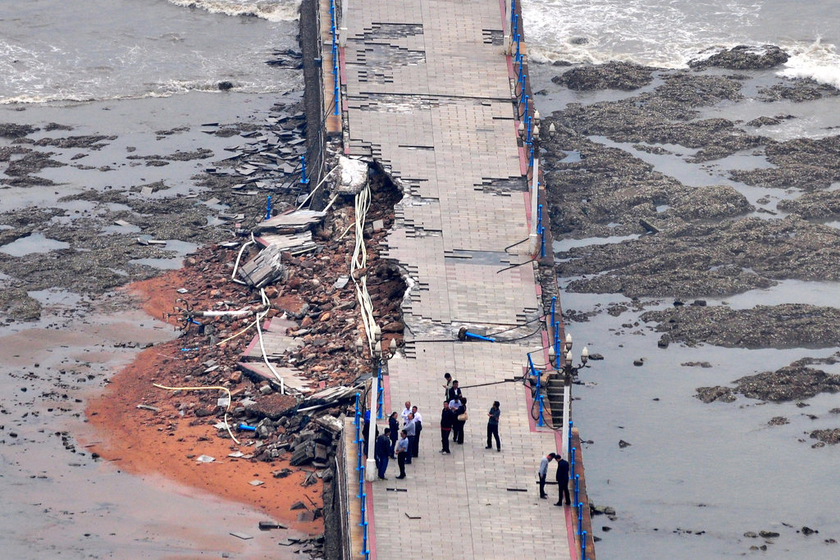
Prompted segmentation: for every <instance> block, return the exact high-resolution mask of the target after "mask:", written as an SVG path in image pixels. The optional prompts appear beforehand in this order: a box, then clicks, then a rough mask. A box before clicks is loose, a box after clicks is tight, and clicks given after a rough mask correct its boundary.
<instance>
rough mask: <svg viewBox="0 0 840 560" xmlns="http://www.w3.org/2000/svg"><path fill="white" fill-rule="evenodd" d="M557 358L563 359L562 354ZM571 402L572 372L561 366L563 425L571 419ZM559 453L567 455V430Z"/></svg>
mask: <svg viewBox="0 0 840 560" xmlns="http://www.w3.org/2000/svg"><path fill="white" fill-rule="evenodd" d="M558 359H563V358H562V354H561V355H559V356H558ZM571 403H572V372H571V371H570V370H569V368H563V426H568V425H569V423H570V420H571V413H572V411H571ZM562 446H563V448H562V451H561V454H565V455H566V456H567V457H568V449H569V430H567V429H564V430H563V443H562Z"/></svg>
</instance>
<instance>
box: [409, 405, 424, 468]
mask: <svg viewBox="0 0 840 560" xmlns="http://www.w3.org/2000/svg"><path fill="white" fill-rule="evenodd" d="M411 413H412V414H413V415H414V442H413V443H414V447H413V448H412V449H411V456H412V457H417V456H419V455H420V432H422V431H423V416H422V415H421V414H420V413H419V412H418V411H417V407H416V406H412V407H411Z"/></svg>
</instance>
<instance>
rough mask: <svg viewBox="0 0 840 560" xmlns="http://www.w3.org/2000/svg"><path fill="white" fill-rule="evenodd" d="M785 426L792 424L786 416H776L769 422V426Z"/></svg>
mask: <svg viewBox="0 0 840 560" xmlns="http://www.w3.org/2000/svg"><path fill="white" fill-rule="evenodd" d="M785 424H790V420H788V419H787V418H785V417H784V416H774V417H773V418H771V419H770V420H769V421H768V422H767V425H768V426H784V425H785Z"/></svg>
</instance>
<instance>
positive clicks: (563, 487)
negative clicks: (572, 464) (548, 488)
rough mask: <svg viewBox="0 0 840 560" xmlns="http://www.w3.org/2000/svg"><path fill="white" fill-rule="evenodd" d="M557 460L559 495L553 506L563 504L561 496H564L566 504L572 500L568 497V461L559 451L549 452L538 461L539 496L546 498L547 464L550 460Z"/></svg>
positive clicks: (569, 503) (570, 503)
mask: <svg viewBox="0 0 840 560" xmlns="http://www.w3.org/2000/svg"><path fill="white" fill-rule="evenodd" d="M555 459H556V460H557V474H556V479H557V486H558V487H559V490H560V495H559V496H558V497H557V503H555V504H554V505H555V506H562V505H563V498H566V505H569V506H570V505H572V500H571V498H570V497H569V462H568V461H566V460H565V459H564V458H563V456H562V455H560V454H559V453H549V454H548V455H546V456H545V457H543V458H542V460H541V461H540V470H539V473H538V474H539V477H540V498H542V499H544V500H545V499H547V498H548V494H546V493H545V478H546V476H548V464H549V463H551V461H554V460H555Z"/></svg>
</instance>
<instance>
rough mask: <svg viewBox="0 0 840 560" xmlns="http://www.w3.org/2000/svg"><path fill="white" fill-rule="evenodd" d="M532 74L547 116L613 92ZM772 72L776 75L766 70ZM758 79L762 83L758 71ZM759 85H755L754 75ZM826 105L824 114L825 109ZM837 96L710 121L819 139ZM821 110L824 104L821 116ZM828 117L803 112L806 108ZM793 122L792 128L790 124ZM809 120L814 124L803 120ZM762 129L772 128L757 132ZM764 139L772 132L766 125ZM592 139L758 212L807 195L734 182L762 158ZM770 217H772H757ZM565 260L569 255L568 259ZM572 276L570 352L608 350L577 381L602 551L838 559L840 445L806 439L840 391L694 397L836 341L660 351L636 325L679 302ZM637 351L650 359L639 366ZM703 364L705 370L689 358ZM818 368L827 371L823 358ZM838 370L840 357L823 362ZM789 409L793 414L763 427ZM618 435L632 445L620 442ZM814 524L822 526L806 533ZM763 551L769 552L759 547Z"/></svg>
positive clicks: (578, 415)
mask: <svg viewBox="0 0 840 560" xmlns="http://www.w3.org/2000/svg"><path fill="white" fill-rule="evenodd" d="M532 68H533V70H532V76H531V79H532V85H533V87H534V89H535V90H537V91H538V90H540V89H545V90H547V95H545V96H537V107H538V109H539V110H540V112H541V113H543V114H550V112H551V111H552V110H557V109H561V108H563V107H564V106H565V105H566V104H567V103H570V102H579V103H584V104H587V103H591V102H594V101H595V100H604V99H605V98H608V97H609V96H613V97H614V98H618V97H620V96H623V95H624V94H619V93H616V92H593V93H591V94H590V93H581V92H570V91H568V90H562V89H561V88H560V87H559V86H557V85H555V84H552V83H551V82H550V77H551V76H553V75H554V74H556V73H557V71H554V69H553V68H551V67H546V66H536V67H533V66H532ZM767 79H770V78H769V77H768V78H767ZM758 81H761V78H759V79H758ZM752 87H757V86H756V85H755V84H753V86H752ZM829 109H830V110H829ZM837 109H838V101H837V99H836V98H835V99H830V100H825V99H823V100H820V101H817V102H815V103H814V104H810V103H806V104H790V103H772V104H763V105H762V106H760V107H754V106H753V102H748V103H745V104H723V105H721V106H719V107H718V106H716V107H714V108H709V109H704V114H703V117H704V118H714V117H723V118H728V119H735V118H737V119H740V120H744V121H745V120H748V119H750V118H753V117H752V116H750V115H753V114H754V115H756V116H757V115H761V114H764V115H768V114H795V115H797V116H798V117H799V118H797V119H793V120H791V121H790V123H791V125H787V124H786V125H783V127H773V136H774V137H777V139H790V138H792V137H820V136H824V135H825V134H826V133H828V132H829V131H831V130H832V129H831V128H830V127H831V126H833V123H832V122H831V121H832V119H834V118H835V117H836V115H837V114H838V113H840V112H839V111H837ZM825 111H828V112H827V113H826V112H825ZM814 114H821V115H825V116H826V118H825V119H821V120H816V119H809V115H811V116H813V115H814ZM794 123H795V126H794ZM809 123H810V124H809ZM761 133H762V134H764V131H763V130H762V131H761ZM768 135H769V134H768ZM592 139H593V140H595V141H598V142H601V143H603V144H606V145H609V146H611V147H616V148H620V149H623V150H626V151H628V152H630V153H632V154H633V155H634V156H636V157H638V158H640V159H643V160H645V161H647V162H648V163H651V164H652V165H653V166H654V167H655V168H656V169H657V170H658V171H660V172H662V173H664V174H666V175H669V176H672V177H675V178H677V179H678V180H680V181H681V182H682V183H684V184H686V185H691V186H703V185H712V184H721V183H725V184H731V185H732V186H733V187H735V188H736V189H737V190H738V191H739V192H741V193H742V194H744V195H745V196H746V197H747V198H748V199H749V200H750V202H751V203H753V204H754V205H755V201H756V200H758V199H759V198H761V197H764V196H768V197H770V199H771V200H772V202H771V204H770V205H765V206H763V207H764V208H767V209H770V210H775V203H776V202H777V201H778V200H780V199H782V198H795V197H796V196H799V194H800V193H799V192H786V191H781V190H768V189H761V188H756V187H748V186H746V185H743V184H741V183H738V182H735V181H731V180H729V179H728V178H727V171H728V169H753V168H761V167H766V166H767V162H766V160H765V159H764V157H763V156H762V155H760V154H755V153H741V154H736V156H730V157H729V158H726V159H725V160H717V161H712V162H708V163H705V164H701V165H698V164H693V163H688V162H686V161H685V158H686V156H688V155H690V152H691V150H687V149H685V148H681V147H667V148H668V149H671V148H675V149H674V150H673V151H674V152H675V154H674V155H664V156H657V155H652V154H648V153H646V152H643V151H639V150H636V149H634V148H633V147H632V146H631V145H628V144H622V143H619V142H612V141H610V140H608V139H606V138H602V137H601V138H592ZM755 215H757V216H761V217H763V218H766V219H778V218H779V217H781V216H782V214H780V215H778V216H772V215H768V214H766V213H761V214H755ZM633 237H634V236H628V238H626V239H625V238H623V237H618V236H616V237H610V238H588V239H559V240H557V241H556V242H555V250H556V251H558V252H561V253H562V252H564V251H568V250H569V249H570V248H573V247H586V246H594V245H597V244H603V243H611V244H612V243H623V242H627V241H629V240H631V239H632V238H633ZM559 256H560V258H567V257H568V254H560V255H559ZM573 280H575V278H560V279H559V282H560V285H561V298H562V304H563V308H564V310H566V311H572V310H573V311H574V312H575V313H574V315H573V316H574V317H582V314H589V319H588V320H582V319H578V320H577V321H574V320H571V321H567V332H571V333H572V335H573V336H574V339H575V347H574V353H575V354H577V353H578V352H579V351H580V349H581V348H582V347H583V346H584V345H587V346H588V347H589V351H590V352H591V353H592V352H595V353H600V354H603V355H604V357H605V360H604V361H593V362H590V364H591V367H589V368H586V369H584V370H583V371H582V373H581V376H580V377H581V380H582V382H583V385H576V386H574V392H573V395H574V398H575V401H574V405H573V407H574V419H575V423H576V425H577V426H578V427H579V428H580V430H581V433H582V436H583V439H585V440H591V443H587V444H585V445H584V460H585V462H586V474H587V484H588V489H589V493H590V498H591V499H592V501H593V502H595V503H596V504H598V505H602V506H612V507H614V508H615V509H616V512H617V519H615V520H614V521H612V520H609V519H607V518H605V517H604V516H596V517H594V518H593V531H594V533H595V535H596V536H597V537H599V538H600V539H602V540H601V541H600V542H598V543H597V545H596V547H597V551H598V556H599V557H600V558H610V559H611V558H681V559H682V558H686V559H687V558H726V557H740V556H744V555H747V556H751V555H752V554H760V555H761V556H762V557H763V558H808V559H830V558H838V557H840V544H835V543H832V542H831V539H834V540H837V541H840V520H839V519H838V518H837V515H836V504H837V503H838V500H840V486H838V485H837V484H836V476H837V464H838V461H840V448H838V446H826V447H823V448H816V449H815V448H812V447H811V446H812V444H814V443H815V442H816V440H813V439H810V438H809V433H810V432H811V431H812V430H814V429H819V428H837V427H838V426H840V416H838V415H837V414H835V413H832V412H830V410H831V409H834V408H837V407H838V406H840V396H837V395H825V394H824V395H819V396H817V397H814V398H812V399H809V400H808V401H807V402H806V403H804V404H805V406H797V403H795V402H790V403H781V404H774V403H763V402H760V401H756V400H752V399H747V398H744V397H743V396H739V398H738V400H737V401H736V402H735V403H731V404H724V403H712V404H704V403H702V402H701V401H700V400H698V399H696V398H695V397H694V394H695V389H696V388H697V387H701V386H715V385H724V386H729V385H730V384H731V383H732V381H733V380H735V379H737V378H740V377H742V376H745V375H751V374H755V373H759V372H763V371H768V370H771V371H772V370H775V369H778V368H779V367H781V366H784V365H787V364H789V363H791V362H793V361H795V360H797V359H800V358H803V357H806V356H808V357H815V358H820V357H827V356H830V355H832V354H833V353H835V352H836V351H837V350H838V348H822V349H808V348H790V349H783V350H780V349H764V350H744V349H726V348H718V347H714V346H708V345H705V346H699V347H694V348H692V347H686V346H680V345H675V344H672V345H670V346H669V347H668V348H667V349H662V348H659V347H658V346H657V340H658V339H659V333H654V332H652V327H653V326H654V325H652V324H650V325H648V324H645V323H642V322H641V321H640V320H639V316H640V315H641V313H642V311H634V310H633V309H635V308H636V306H637V305H641V306H643V307H644V309H645V310H650V309H663V308H666V307H670V306H672V305H673V300H671V299H662V300H655V299H650V298H642V299H640V300H639V301H636V302H631V301H630V300H629V299H628V298H626V297H624V296H621V295H618V294H598V295H595V294H580V293H569V292H567V291H566V290H565V287H566V286H568V284H569V283H570V282H572V281H573ZM839 290H840V286H838V284H837V283H830V282H803V281H798V280H786V281H781V282H780V283H779V284H778V285H776V286H775V287H772V288H769V289H766V290H753V291H749V292H747V293H744V294H740V295H737V296H731V297H726V298H705V299H706V300H707V302H708V304H709V305H728V306H730V307H732V308H735V309H749V308H752V307H754V306H756V305H777V304H781V303H809V304H813V305H825V306H834V307H836V306H837V294H838V293H840V291H839ZM613 303H620V304H624V305H626V306H627V307H628V308H629V310H627V311H624V312H623V313H621V314H620V315H619V316H617V317H615V316H612V315H610V314H609V313H607V312H606V310H607V307H608V306H609V305H610V304H613ZM638 360H642V365H640V366H636V365H634V361H638ZM692 362H694V363H701V362H707V363H708V366H710V367H701V366H699V365H689V364H691V363H692ZM821 367H822V366H821ZM822 369H824V370H825V371H826V372H828V373H831V374H840V366H838V365H833V366H825V367H822ZM776 416H784V417H786V418H787V419H788V420H789V421H790V422H789V423H788V424H786V425H782V426H774V427H771V426H768V421H769V420H770V419H771V418H773V417H776ZM619 441H624V442H627V443H629V444H630V445H629V446H626V447H623V448H622V447H620V446H619ZM803 526H807V527H809V528H812V529H816V530H818V531H819V533H818V534H813V535H810V536H805V535H804V534H803V533H802V532H801V529H802V528H803ZM759 531H772V532H776V533H779V536H778V537H775V538H770V539H767V540H765V539H763V538H760V537H758V538H754V537H750V536H745V533H751V532H752V533H758V532H759ZM752 546H757V547H760V546H766V547H767V549H766V551H760V552H759V551H751V550H750V547H752Z"/></svg>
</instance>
